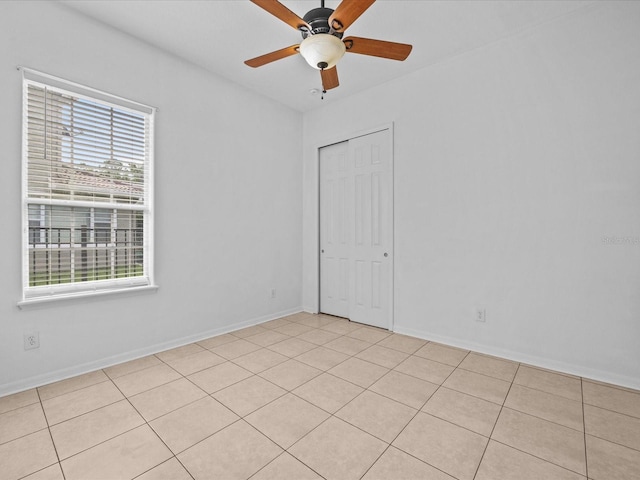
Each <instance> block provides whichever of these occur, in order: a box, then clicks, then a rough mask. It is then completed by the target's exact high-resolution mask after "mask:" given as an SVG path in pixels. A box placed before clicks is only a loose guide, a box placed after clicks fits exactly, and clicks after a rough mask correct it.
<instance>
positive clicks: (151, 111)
mask: <svg viewBox="0 0 640 480" xmlns="http://www.w3.org/2000/svg"><path fill="white" fill-rule="evenodd" d="M18 70H19V71H21V72H22V88H23V101H22V109H23V117H22V215H21V216H22V244H21V249H22V299H21V300H19V301H18V302H17V305H18V307H19V308H23V307H26V306H29V305H40V304H45V303H49V302H59V301H65V300H70V299H78V298H86V297H95V296H102V295H113V294H122V293H124V294H126V293H134V292H143V291H156V290H157V289H158V286H157V285H156V284H155V280H154V263H155V262H154V163H155V162H154V153H155V152H154V121H155V113H156V111H157V108H155V107H152V106H148V105H144V104H141V103H137V102H134V101H131V100H128V99H125V98H122V97H119V96H116V95H112V94H109V93H106V92H102V91H100V90H96V89H94V88H91V87H86V86H84V85H80V84H78V83H74V82H70V81H67V80H64V79H61V78H59V77H55V76H53V75H49V74H46V73H42V72H39V71H37V70H32V69H29V68H25V67H18ZM28 82H29V83H35V84H40V85H42V86H46V87H52V88H54V89H60V90H63V91H66V92H69V93H72V94H73V95H75V96H77V97H80V98H85V99H89V100H94V101H95V100H97V101H99V102H101V103H104V104H107V105H111V106H113V107H117V108H119V109H126V110H132V111H134V112H135V113H138V114H140V113H142V114H145V115H147V116H148V120H149V144H148V148H149V162H148V165H147V172H146V177H147V179H148V180H147V181H145V199H146V207H145V210H146V212H147V213H146V224H145V229H144V232H143V252H144V255H145V260H146V262H145V263H146V268H145V276H143V277H129V278H121V279H112V280H99V281H92V282H88V283H71V284H57V285H46V286H42V287H30V286H29V270H28V265H29V249H28V248H27V247H26V245H28V239H29V214H28V203H29V198H28V179H27V165H28V159H27V155H28V142H27V130H28V126H27V122H26V113H25V109H26V96H27V88H28ZM38 203H41V204H57V205H61V204H66V203H68V202H65V201H46V200H43V201H41V200H38ZM87 203H89V202H87ZM73 205H74V206H81V205H80V204H79V203H78V202H73ZM87 206H89V205H87ZM91 206H92V207H96V208H118V206H117V205H111V204H91Z"/></svg>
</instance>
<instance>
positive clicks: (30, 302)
mask: <svg viewBox="0 0 640 480" xmlns="http://www.w3.org/2000/svg"><path fill="white" fill-rule="evenodd" d="M158 288H159V287H158V286H157V285H142V286H139V287H126V288H112V289H105V290H97V291H89V292H77V293H67V294H59V295H50V296H42V297H32V298H25V299H24V300H20V301H18V302H17V305H18V308H19V309H20V310H22V309H24V308H25V307H26V308H28V307H32V306H37V305H44V304H48V303H58V302H67V301H71V300H75V299H91V298H96V297H103V296H111V295H127V294H130V293H142V292H156V291H157V290H158Z"/></svg>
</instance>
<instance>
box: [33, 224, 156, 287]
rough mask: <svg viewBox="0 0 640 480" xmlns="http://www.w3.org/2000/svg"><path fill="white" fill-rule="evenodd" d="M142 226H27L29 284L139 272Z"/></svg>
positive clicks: (123, 275)
mask: <svg viewBox="0 0 640 480" xmlns="http://www.w3.org/2000/svg"><path fill="white" fill-rule="evenodd" d="M143 258H144V257H143V231H142V228H112V229H108V230H106V229H104V228H90V227H89V226H86V225H83V226H80V227H72V228H69V227H64V228H61V227H34V226H30V227H29V286H32V287H37V286H40V285H53V284H63V283H74V282H87V281H95V280H110V279H118V278H127V277H135V276H141V275H143Z"/></svg>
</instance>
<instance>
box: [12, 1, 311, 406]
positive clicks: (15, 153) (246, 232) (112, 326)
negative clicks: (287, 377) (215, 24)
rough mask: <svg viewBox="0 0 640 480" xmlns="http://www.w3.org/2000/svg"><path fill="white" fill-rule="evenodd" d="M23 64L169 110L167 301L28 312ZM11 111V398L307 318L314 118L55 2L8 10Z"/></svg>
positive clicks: (161, 237) (159, 248) (164, 169)
mask: <svg viewBox="0 0 640 480" xmlns="http://www.w3.org/2000/svg"><path fill="white" fill-rule="evenodd" d="M18 65H23V66H27V67H31V68H34V69H37V70H40V71H43V72H46V73H50V74H52V75H56V76H60V77H63V78H65V79H68V80H71V81H75V82H78V83H82V84H85V85H88V86H91V87H94V88H98V89H102V90H105V91H107V92H110V93H113V94H116V95H120V96H123V97H126V98H130V99H132V100H137V101H139V102H142V103H147V104H150V105H153V106H157V107H159V113H158V115H157V119H156V143H155V151H156V228H155V233H156V249H155V254H156V280H157V283H158V285H159V286H160V289H159V290H158V291H157V293H153V294H140V295H121V296H118V297H113V298H104V297H103V298H100V299H94V300H83V301H74V302H72V303H70V302H65V303H57V304H47V305H46V306H42V307H37V308H35V307H30V308H25V309H24V310H22V311H21V310H19V309H18V308H17V306H16V301H18V300H19V299H20V297H21V253H20V252H21V246H20V242H21V233H20V225H21V219H20V204H21V197H20V195H21V193H20V185H21V118H22V117H21V114H22V106H21V92H22V84H21V81H22V80H21V74H20V73H19V72H18V71H17V70H16V66H18ZM0 106H1V108H0V145H1V146H2V155H1V156H0V159H1V162H2V174H1V175H0V204H1V205H2V209H0V212H1V213H0V215H1V224H2V233H1V235H0V252H2V255H0V395H2V394H4V393H10V392H13V391H17V390H22V389H25V388H28V387H30V386H34V385H38V384H42V383H46V382H49V381H52V380H56V379H59V378H62V377H66V376H70V375H73V374H76V373H79V372H83V371H87V370H91V369H95V368H99V367H102V366H105V365H107V364H110V363H114V362H117V361H121V360H126V359H129V358H133V357H136V356H140V355H143V354H146V353H149V352H153V351H157V350H160V349H163V348H168V347H170V346H174V345H178V344H181V343H185V342H188V341H190V340H193V339H196V338H202V337H204V336H207V335H210V334H213V333H217V332H222V331H227V330H230V329H233V328H237V327H239V326H242V325H245V324H249V323H255V322H258V321H262V320H266V319H268V318H274V317H277V316H279V315H281V314H284V313H289V312H293V311H299V310H300V308H301V306H300V298H301V245H302V240H301V215H302V212H301V205H300V199H301V196H302V188H301V183H300V178H301V175H302V167H301V162H300V158H301V154H302V141H301V139H302V128H301V123H302V117H301V114H299V113H297V112H294V111H292V110H289V109H287V108H285V107H282V106H280V105H278V104H276V103H274V102H272V101H270V100H267V99H264V98H262V97H259V96H256V95H254V94H252V93H249V92H248V91H245V90H243V89H241V88H239V87H236V86H234V85H232V84H230V83H229V82H227V81H225V80H223V79H221V78H218V77H215V76H213V75H210V74H208V73H207V72H205V71H203V70H201V69H198V68H196V67H194V66H192V65H190V64H187V63H185V62H183V61H180V60H178V59H176V58H174V57H171V56H169V55H168V54H165V53H163V52H161V51H159V50H155V49H153V48H151V47H150V46H148V45H146V44H143V43H141V42H138V41H136V40H134V39H132V38H131V37H127V36H125V35H124V34H122V33H119V32H117V31H115V30H111V29H108V28H106V27H103V26H101V25H100V24H98V23H95V22H93V21H91V20H89V19H87V18H85V17H82V16H80V15H78V14H76V13H74V12H73V11H71V10H68V9H67V8H65V7H63V6H60V5H57V4H55V3H49V2H0ZM271 288H276V289H277V297H276V298H275V299H271V298H270V292H271ZM31 331H39V333H40V342H41V347H40V348H39V349H38V350H30V351H24V350H23V333H29V332H31Z"/></svg>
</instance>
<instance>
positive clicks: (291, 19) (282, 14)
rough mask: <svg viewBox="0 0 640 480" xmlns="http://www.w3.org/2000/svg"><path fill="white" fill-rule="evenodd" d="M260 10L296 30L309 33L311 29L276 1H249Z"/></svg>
mask: <svg viewBox="0 0 640 480" xmlns="http://www.w3.org/2000/svg"><path fill="white" fill-rule="evenodd" d="M251 1H252V2H253V3H255V4H256V5H258V6H259V7H260V8H263V9H265V10H266V11H267V12H269V13H270V14H271V15H273V16H274V17H278V18H279V19H280V20H282V21H283V22H284V23H286V24H288V25H291V26H292V27H293V28H295V29H296V30H301V29H303V30H304V29H306V30H308V31H311V27H310V26H309V24H308V23H307V22H305V21H304V20H303V19H301V18H300V17H299V16H298V15H296V14H295V13H293V12H292V11H291V10H289V9H288V8H287V7H285V6H284V5H282V4H281V3H280V2H279V1H278V0H251Z"/></svg>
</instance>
